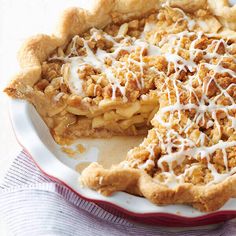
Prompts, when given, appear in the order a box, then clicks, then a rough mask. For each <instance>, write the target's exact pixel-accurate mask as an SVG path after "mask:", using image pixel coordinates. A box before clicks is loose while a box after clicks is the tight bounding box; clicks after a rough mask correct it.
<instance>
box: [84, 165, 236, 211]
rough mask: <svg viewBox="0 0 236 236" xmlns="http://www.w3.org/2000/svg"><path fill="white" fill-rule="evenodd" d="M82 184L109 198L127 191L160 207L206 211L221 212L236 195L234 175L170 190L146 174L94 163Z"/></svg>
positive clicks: (86, 172) (85, 174) (88, 168)
mask: <svg viewBox="0 0 236 236" xmlns="http://www.w3.org/2000/svg"><path fill="white" fill-rule="evenodd" d="M80 181H81V183H82V185H85V186H89V187H90V188H93V189H95V190H96V191H99V192H100V193H102V194H104V195H106V196H109V195H111V194H112V193H113V192H115V191H126V192H128V193H131V194H135V195H139V196H144V197H145V198H147V199H149V200H150V201H152V202H153V203H155V204H158V205H166V204H189V205H192V206H193V207H195V208H197V209H199V210H200V211H204V212H210V211H215V210H217V209H219V208H220V207H222V206H223V205H224V204H225V203H226V201H228V199H229V198H231V197H234V195H235V194H236V187H235V186H236V177H235V176H232V177H229V178H228V179H226V180H225V181H224V182H221V183H219V184H217V185H212V186H196V185H193V184H181V185H178V186H177V187H176V188H168V187H166V186H164V185H161V184H159V183H157V182H155V181H154V180H153V178H151V177H150V176H149V175H148V174H147V173H146V172H144V171H140V170H138V169H132V168H120V167H113V168H111V169H110V170H107V169H104V168H103V167H102V166H101V165H99V164H97V163H92V164H91V165H90V166H89V167H87V168H86V169H85V170H84V171H83V173H82V177H81V178H80Z"/></svg>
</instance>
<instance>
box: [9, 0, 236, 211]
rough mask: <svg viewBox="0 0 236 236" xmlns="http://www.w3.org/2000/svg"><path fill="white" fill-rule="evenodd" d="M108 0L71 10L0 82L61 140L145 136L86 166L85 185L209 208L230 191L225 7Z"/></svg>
mask: <svg viewBox="0 0 236 236" xmlns="http://www.w3.org/2000/svg"><path fill="white" fill-rule="evenodd" d="M104 3H106V4H104ZM109 3H110V4H107V1H98V3H97V6H96V7H95V9H94V10H93V11H92V12H87V11H84V10H81V9H77V8H74V9H70V10H68V11H67V12H66V13H65V14H64V16H63V19H62V22H61V23H60V29H59V31H58V32H57V34H56V35H55V36H45V35H42V36H37V37H35V38H32V39H30V40H29V41H28V42H26V44H25V45H24V46H23V48H22V50H21V52H20V62H21V65H22V67H23V70H22V72H21V73H20V74H19V75H17V77H16V78H15V79H14V80H13V82H12V83H11V84H10V85H9V86H8V88H6V90H5V91H6V92H7V93H8V94H9V95H10V96H13V97H16V98H23V99H27V100H28V101H30V102H31V103H32V104H33V105H34V106H35V107H36V109H37V111H38V112H39V113H40V115H41V116H42V118H43V119H44V121H45V122H46V124H47V125H48V127H49V128H50V131H51V133H52V135H53V137H54V139H55V140H56V141H57V142H58V143H60V144H64V143H67V142H70V141H72V140H76V139H78V138H80V137H84V136H89V137H111V136H114V135H126V136H127V135H140V134H147V136H146V138H145V139H144V140H143V142H142V143H141V144H140V145H139V146H138V147H135V148H134V149H132V150H130V151H129V152H128V153H127V157H126V160H125V161H123V162H121V163H120V164H119V165H117V166H113V167H112V168H111V169H104V168H103V167H102V166H100V165H99V164H97V163H92V164H91V165H90V166H89V167H87V168H86V169H85V170H84V171H83V173H82V176H81V178H80V182H81V183H82V184H83V185H84V186H88V187H90V188H93V189H95V190H97V191H99V192H101V193H102V194H105V195H110V194H112V193H113V192H116V191H126V192H129V193H131V194H135V195H139V196H144V197H146V198H147V199H149V200H151V201H152V202H153V203H156V204H173V203H183V204H189V205H192V206H193V207H195V208H198V209H200V210H201V211H213V210H216V209H218V208H220V207H221V206H222V205H224V203H225V202H226V201H227V200H228V199H229V198H230V197H233V196H235V195H236V177H235V175H234V174H235V173H236V33H235V31H234V30H236V23H235V20H236V19H235V15H236V14H235V13H236V8H235V7H230V6H229V4H228V3H227V1H213V0H209V1H204V0H201V1H197V0H196V1H187V0H186V1H178V0H174V1H168V2H164V3H160V2H158V1H156V0H155V1H151V0H150V1H139V0H128V1H124V0H123V1H121V0H120V1H118V0H116V1H115V0H114V1H109ZM221 8H222V11H221ZM224 12H227V13H228V14H224ZM117 148H119V147H117ZM108 158H109V157H108Z"/></svg>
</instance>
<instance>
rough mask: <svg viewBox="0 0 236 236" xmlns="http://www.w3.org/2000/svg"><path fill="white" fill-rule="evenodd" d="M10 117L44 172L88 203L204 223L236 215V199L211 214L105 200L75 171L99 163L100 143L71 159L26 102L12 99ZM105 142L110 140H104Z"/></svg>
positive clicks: (120, 198) (134, 200) (124, 197)
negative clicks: (85, 185) (84, 184)
mask: <svg viewBox="0 0 236 236" xmlns="http://www.w3.org/2000/svg"><path fill="white" fill-rule="evenodd" d="M10 116H11V120H12V125H13V128H14V131H15V134H16V137H17V139H18V141H19V142H20V144H21V145H22V146H23V147H24V148H25V149H26V150H27V151H28V152H29V154H30V155H31V156H32V157H33V159H34V161H35V162H36V164H37V165H38V166H39V167H40V169H41V170H42V171H44V172H45V173H46V174H47V175H49V176H52V177H54V178H56V179H58V180H60V181H62V182H63V183H65V184H66V185H67V186H68V187H70V188H71V189H73V190H74V191H75V192H77V193H78V194H79V195H81V196H82V197H84V198H86V199H88V200H91V201H95V202H103V204H104V203H105V204H108V205H112V206H113V207H116V208H119V209H120V210H121V211H123V212H126V213H127V214H131V215H133V216H137V217H140V216H148V215H149V216H150V215H153V216H155V215H156V216H158V214H161V215H162V217H164V216H169V217H170V216H173V217H175V218H176V217H180V218H183V217H186V218H185V219H189V220H194V219H195V220H202V219H206V218H208V217H210V216H211V215H212V216H214V217H216V216H217V215H218V213H220V214H223V213H225V214H226V213H227V212H230V213H231V214H232V213H233V214H234V215H236V199H230V200H229V201H228V202H227V203H226V204H225V205H224V206H223V207H222V208H221V209H220V210H219V211H217V212H215V213H213V214H210V215H209V214H206V213H202V212H199V211H197V210H195V209H194V208H192V207H190V206H185V205H168V206H156V205H154V204H152V203H151V202H149V201H148V200H146V199H145V198H141V197H136V196H133V195H130V194H127V193H123V192H118V193H116V194H114V195H113V196H111V197H104V196H102V195H100V194H99V193H97V192H95V191H93V190H91V189H88V188H82V187H81V186H80V185H79V182H78V178H79V173H78V172H76V171H75V170H74V166H75V165H76V164H77V162H78V161H81V160H82V161H86V160H89V161H95V160H96V156H97V155H98V152H99V150H98V147H96V142H94V141H85V143H84V142H83V144H85V146H86V145H87V144H88V143H86V142H92V144H93V145H92V147H91V145H90V149H89V150H88V151H86V153H85V154H84V155H83V156H81V157H79V158H78V159H72V158H68V157H66V154H65V153H63V152H62V151H61V150H60V146H59V145H57V144H56V143H55V141H54V140H53V138H52V137H51V135H50V132H49V130H48V128H47V126H46V125H45V123H44V122H43V121H42V119H41V118H40V116H39V115H38V113H37V112H36V110H35V109H34V107H33V106H32V105H30V104H29V103H27V102H25V101H21V100H12V99H10ZM100 142H101V141H100ZM103 142H110V141H109V140H103ZM117 148H119V147H117ZM170 214H171V215H170ZM196 217H197V218H196Z"/></svg>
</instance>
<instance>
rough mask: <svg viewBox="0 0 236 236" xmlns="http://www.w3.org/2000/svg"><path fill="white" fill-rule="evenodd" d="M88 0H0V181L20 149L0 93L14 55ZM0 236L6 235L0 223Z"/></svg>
mask: <svg viewBox="0 0 236 236" xmlns="http://www.w3.org/2000/svg"><path fill="white" fill-rule="evenodd" d="M91 3H92V0H34V1H29V0H0V6H1V8H0V78H1V83H0V117H1V118H0V120H1V122H0V130H1V131H2V132H0V157H1V158H0V179H1V178H3V176H4V174H5V172H6V170H7V168H8V166H9V165H10V164H11V161H12V160H13V158H14V157H15V156H16V155H17V153H19V151H20V150H21V147H20V146H19V144H18V143H17V141H16V139H15V136H14V133H13V130H12V128H11V123H10V120H9V116H8V98H7V96H6V95H5V94H3V93H2V90H3V89H4V87H5V86H6V85H7V83H8V82H9V80H10V78H11V77H12V76H13V75H14V74H15V73H16V72H17V71H18V69H19V66H18V64H17V59H16V53H17V50H18V49H19V47H20V45H21V44H22V42H23V41H24V40H25V39H26V38H27V37H29V36H31V35H35V34H37V33H50V32H53V29H54V28H55V27H56V23H57V19H58V18H59V15H60V14H61V12H62V10H63V9H64V8H66V7H70V6H81V7H85V8H88V7H89V6H90V4H91ZM0 235H1V236H5V235H6V236H8V235H9V231H8V229H7V226H6V225H5V224H4V222H3V221H2V220H1V219H0Z"/></svg>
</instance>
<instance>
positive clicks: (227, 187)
mask: <svg viewBox="0 0 236 236" xmlns="http://www.w3.org/2000/svg"><path fill="white" fill-rule="evenodd" d="M95 2H96V4H95V5H94V8H93V9H92V10H91V11H86V10H83V9H79V8H70V9H68V10H67V11H65V13H64V14H63V16H62V18H61V22H60V24H59V27H58V30H57V32H56V33H55V35H52V36H48V35H38V36H35V37H33V38H30V39H29V40H28V41H26V42H25V44H24V45H23V46H22V48H21V50H20V52H19V62H20V66H21V68H22V70H21V71H20V72H19V73H18V74H17V75H16V76H15V77H14V78H13V81H12V82H11V83H10V85H9V86H8V87H7V88H6V89H5V92H6V93H8V95H10V96H12V97H16V98H24V97H26V96H30V95H31V92H32V86H33V85H34V84H35V83H36V82H37V81H38V80H39V79H40V78H41V73H42V63H43V62H44V61H45V60H46V59H47V58H48V57H49V55H50V54H51V53H52V52H53V51H54V50H55V49H56V48H57V47H59V46H63V45H65V44H67V43H68V41H69V40H70V39H71V38H72V37H73V36H74V35H77V34H81V33H83V32H85V31H86V30H88V29H89V28H91V27H97V28H103V27H104V26H106V25H107V24H109V23H110V22H112V21H115V22H117V21H124V20H126V19H130V18H132V17H141V16H143V15H145V14H146V13H148V12H150V11H152V10H154V9H156V8H158V6H159V2H158V1H157V0H149V1H142V0H99V1H95ZM169 3H170V5H171V6H172V7H179V8H182V9H183V10H184V11H186V12H193V11H197V10H198V9H207V8H209V9H210V11H211V12H212V13H214V15H216V16H217V17H218V18H219V20H220V22H221V23H222V24H223V25H224V26H225V27H226V28H229V29H231V30H236V23H235V18H236V14H235V13H236V6H234V7H229V5H228V2H227V1H226V0H225V1H224V0H222V1H217V0H208V1H206V0H201V1H197V0H194V1H187V0H185V1H180V0H171V1H169ZM219 27H220V26H219ZM219 27H218V28H217V30H218V29H219ZM229 29H224V30H223V32H226V31H227V30H229ZM234 33H235V32H234ZM81 182H82V183H83V184H84V185H86V186H89V187H90V188H93V189H96V190H98V191H100V192H102V193H103V194H105V195H110V194H112V193H113V192H114V191H118V190H120V191H127V192H129V193H132V194H137V195H140V196H144V197H146V198H148V199H150V200H151V201H152V202H154V203H156V204H172V203H186V204H190V205H192V206H194V207H195V208H198V209H200V210H201V211H213V210H216V209H218V208H220V207H221V206H222V205H223V204H224V203H225V202H226V201H227V200H228V199H229V198H230V197H233V196H235V194H236V191H235V187H234V186H235V184H236V183H235V182H236V177H234V176H232V177H229V178H228V179H227V180H225V181H224V182H222V183H220V184H217V185H213V186H210V187H209V186H205V187H204V186H194V185H192V184H182V185H179V186H178V187H176V188H173V189H171V188H168V187H166V186H163V185H160V184H158V183H156V182H154V180H153V179H152V178H151V177H150V176H149V175H148V174H146V173H145V172H144V171H140V170H135V169H132V168H119V167H114V168H112V169H110V170H106V169H104V168H103V167H101V166H99V165H98V164H96V163H93V164H92V165H91V166H89V167H88V168H86V169H85V170H84V172H83V174H82V178H81Z"/></svg>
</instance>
